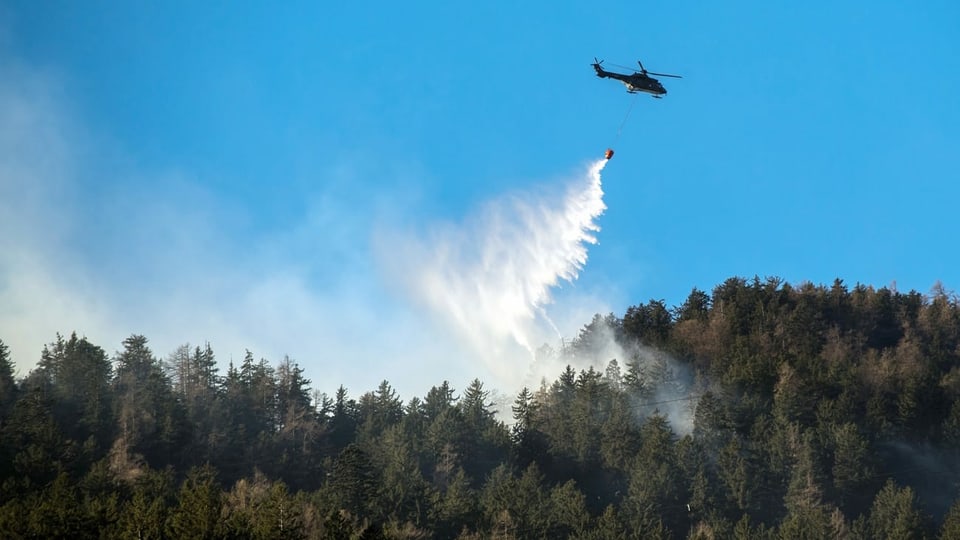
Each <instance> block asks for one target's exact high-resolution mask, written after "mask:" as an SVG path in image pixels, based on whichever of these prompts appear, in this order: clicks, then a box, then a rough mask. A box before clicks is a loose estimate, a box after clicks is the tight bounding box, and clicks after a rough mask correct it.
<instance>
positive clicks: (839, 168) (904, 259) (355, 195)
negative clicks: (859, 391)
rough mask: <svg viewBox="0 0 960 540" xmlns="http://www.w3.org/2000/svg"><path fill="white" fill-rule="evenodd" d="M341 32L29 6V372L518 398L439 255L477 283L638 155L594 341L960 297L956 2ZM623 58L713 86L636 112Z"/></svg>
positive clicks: (330, 14)
mask: <svg viewBox="0 0 960 540" xmlns="http://www.w3.org/2000/svg"><path fill="white" fill-rule="evenodd" d="M329 4H330V3H320V2H286V3H284V4H283V6H282V7H278V6H275V5H270V4H268V3H266V2H264V3H257V2H243V3H227V2H206V3H196V2H164V3H156V5H152V6H146V5H143V4H142V3H135V2H94V3H85V4H80V3H76V2H55V3H40V2H12V3H7V4H5V5H4V6H0V211H2V214H3V216H2V217H0V227H2V228H3V229H4V230H5V234H3V235H2V236H4V237H5V238H4V239H0V248H2V252H3V254H2V255H0V306H3V307H0V338H2V339H3V340H4V341H5V342H6V343H8V344H10V346H11V348H12V349H13V353H14V360H15V362H16V363H17V365H18V366H20V370H21V374H23V373H25V372H26V371H27V370H28V369H29V368H30V366H32V365H33V364H34V363H35V362H36V360H37V357H38V356H39V350H40V348H41V347H42V344H43V343H45V342H49V341H51V340H52V339H53V338H54V336H55V333H56V332H57V331H60V332H63V333H69V332H71V331H73V330H76V331H77V332H78V333H81V334H85V335H87V336H88V337H89V338H90V339H91V340H93V341H94V342H95V343H97V344H100V345H101V346H103V347H104V348H106V349H107V350H108V351H112V350H115V349H117V348H119V347H120V341H121V340H122V339H123V337H125V336H127V335H129V334H131V333H142V334H144V335H146V336H147V337H148V338H150V339H151V342H152V343H153V345H154V349H155V352H156V353H157V354H158V356H161V357H164V356H166V355H167V354H169V353H170V352H172V351H173V350H174V349H175V348H176V346H177V345H179V344H182V343H185V342H190V343H193V344H198V343H199V344H202V343H203V342H204V341H210V342H211V344H212V346H213V348H214V350H215V351H216V352H217V353H218V355H219V358H220V359H221V361H223V362H226V361H227V360H229V359H230V358H231V357H232V358H233V359H239V358H240V357H242V355H243V350H244V349H245V348H249V349H251V350H252V351H253V352H254V354H255V355H257V356H258V357H259V356H264V357H267V358H268V359H271V360H277V359H279V357H281V356H282V355H283V354H289V355H290V356H291V357H292V358H294V359H295V360H297V361H298V362H300V363H301V365H303V366H305V367H306V368H307V371H308V375H310V376H311V377H312V378H313V379H314V383H315V386H316V387H318V388H319V389H321V390H323V391H328V392H329V391H332V389H334V388H335V387H336V385H338V384H340V383H344V384H346V385H347V386H348V388H350V389H351V390H352V391H356V392H360V391H365V390H369V389H372V388H374V387H375V386H376V384H377V383H378V382H379V381H380V380H382V379H388V380H390V381H391V382H392V383H394V385H395V386H396V387H397V388H398V389H399V390H400V392H401V394H402V395H404V397H410V396H412V395H415V394H422V393H423V392H425V390H426V389H427V388H429V386H430V385H432V384H437V383H439V382H440V381H442V380H443V379H450V380H451V381H452V382H454V384H455V386H459V387H461V388H462V386H463V384H464V383H465V382H466V381H467V380H469V379H470V378H472V377H481V378H483V379H484V380H490V381H491V384H492V385H493V386H497V385H498V384H499V385H500V386H502V387H504V388H509V387H511V386H515V383H516V382H517V381H516V380H509V379H510V377H509V375H504V373H509V372H510V370H512V369H514V368H515V369H516V372H517V373H526V372H527V369H528V366H526V365H525V360H523V358H522V355H521V358H520V359H516V360H511V361H510V362H507V363H506V364H504V363H502V362H501V363H499V364H498V363H497V362H496V361H491V360H490V357H491V356H496V355H499V354H506V353H503V352H502V350H501V349H500V348H498V347H495V346H493V345H491V349H490V350H489V351H482V350H480V351H478V350H477V347H476V345H475V343H476V341H477V340H476V339H474V340H473V343H474V345H472V346H470V345H469V344H468V345H465V344H464V339H463V335H462V334H463V333H462V332H459V331H458V330H457V329H455V328H453V329H452V328H451V327H450V326H449V325H447V324H445V321H446V320H448V319H449V318H450V314H449V313H446V312H445V311H444V309H442V308H440V307H438V304H436V303H435V302H433V301H432V300H430V299H429V298H426V296H429V295H426V296H425V295H424V294H420V293H421V292H422V290H421V289H418V287H417V285H416V284H414V283H413V282H412V281H411V278H410V277H409V274H416V273H417V272H418V271H419V270H422V268H420V267H418V260H417V258H416V257H414V256H413V255H411V254H413V253H420V254H421V255H423V257H424V258H423V259H421V260H420V262H423V261H425V260H428V259H429V260H430V261H433V263H434V264H436V265H442V264H443V263H441V262H438V261H440V260H441V259H438V258H432V259H431V258H430V257H431V256H432V255H435V253H433V252H432V251H431V249H432V248H435V247H436V246H437V245H438V244H437V243H439V242H450V243H451V244H450V246H451V247H453V246H455V250H456V254H457V257H458V259H456V260H457V261H460V262H461V263H463V261H466V260H470V257H471V255H470V249H471V246H477V245H481V244H483V243H484V240H483V238H484V237H483V234H484V232H485V231H487V232H489V230H491V227H492V228H496V227H493V226H492V221H491V216H502V215H504V214H506V215H509V214H510V212H511V209H516V208H518V207H517V206H516V204H518V203H517V201H518V200H519V201H527V202H528V203H530V204H531V205H532V207H533V208H534V210H536V208H539V207H538V206H537V204H540V203H543V204H544V205H549V204H553V203H556V204H561V203H559V202H557V201H559V200H560V199H562V197H563V196H564V194H566V193H569V189H570V186H571V185H578V186H582V185H586V184H583V182H582V179H583V178H584V177H585V171H586V170H587V168H588V167H589V166H590V164H591V163H592V162H593V161H594V160H596V159H597V158H599V157H600V156H601V155H602V152H603V150H604V149H605V148H607V147H608V146H613V147H614V148H615V149H616V152H617V153H616V157H615V158H614V159H613V160H612V161H611V162H610V164H609V165H608V166H607V168H606V169H605V170H604V171H603V190H604V192H605V193H604V196H603V202H604V203H605V205H606V210H605V212H604V213H603V215H602V216H599V217H597V218H596V225H598V226H599V227H600V231H597V232H595V233H594V234H595V237H596V240H597V243H596V244H589V243H587V244H584V245H585V246H586V248H587V251H588V257H589V258H588V260H587V262H586V264H585V265H583V266H582V268H580V269H579V272H578V279H577V280H575V281H574V282H573V283H570V282H566V281H564V280H562V279H560V280H559V282H558V284H559V286H558V287H549V292H550V298H549V299H544V298H541V297H536V298H540V300H543V301H545V302H547V301H549V302H548V303H546V304H545V305H544V306H543V307H542V309H543V311H542V312H541V311H537V310H534V311H536V313H537V314H536V315H535V317H536V318H538V319H545V318H546V317H549V318H550V320H552V321H554V322H555V323H556V324H557V326H558V327H559V329H560V331H561V333H562V334H564V335H566V336H568V337H572V336H573V335H575V334H576V331H577V329H578V328H579V327H580V326H582V325H583V324H585V323H586V322H588V321H589V318H590V315H591V314H592V313H595V312H609V311H613V312H615V313H617V314H622V313H623V311H624V310H625V309H626V307H627V306H629V305H634V304H637V303H640V302H645V301H647V300H649V299H651V298H657V299H664V300H666V301H667V303H668V304H671V305H672V304H679V303H681V302H682V301H683V300H684V298H685V297H686V295H687V294H688V293H689V291H690V289H691V288H692V287H694V286H696V287H699V288H701V289H706V290H708V291H709V290H710V289H711V288H712V287H713V286H715V285H717V284H718V283H720V282H722V281H723V280H724V279H726V278H728V277H731V276H735V275H741V276H747V277H750V276H753V275H755V274H756V275H760V276H761V277H763V276H768V275H777V276H780V277H782V278H784V279H786V280H788V281H791V282H799V281H803V280H809V281H813V282H814V283H830V282H832V281H833V279H834V278H836V277H840V278H842V279H844V280H845V281H846V282H847V283H848V284H850V285H852V284H854V283H856V282H861V283H866V284H870V285H875V286H887V285H890V284H891V283H892V282H896V284H897V287H898V288H899V289H900V290H909V289H916V290H918V291H920V292H926V291H928V290H929V288H930V287H931V286H932V285H933V284H934V283H935V282H936V281H938V280H939V281H942V282H943V283H944V285H945V286H946V287H947V288H948V289H955V288H956V287H957V282H958V281H960V278H958V276H957V271H956V270H955V269H956V268H957V267H958V261H960V255H958V252H957V250H956V249H954V247H953V241H954V238H955V236H956V234H955V231H956V229H957V225H956V223H957V221H956V217H955V216H956V204H957V203H956V201H958V200H960V197H958V196H960V187H958V179H960V178H958V170H960V167H958V165H960V157H958V155H960V152H958V149H960V106H958V103H960V101H958V98H957V96H958V95H960V5H958V4H956V3H955V2H950V1H946V0H931V1H928V2H923V3H922V4H917V3H908V2H902V1H901V2H892V1H871V2H866V1H863V2H860V1H854V2H843V3H836V2H807V3H804V4H803V5H802V6H787V5H782V3H777V2H766V3H761V2H725V3H719V4H715V5H710V4H707V5H704V3H702V2H670V3H666V2H659V3H637V2H608V3H602V4H596V3H587V2H583V3H567V2H551V3H536V2H528V3H521V4H520V5H517V3H513V2H509V3H508V2H484V3H477V4H476V5H460V4H456V3H441V2H420V3H417V2H414V3H396V2H355V3H352V4H351V3H343V4H342V5H337V6H334V5H329ZM594 56H597V57H599V58H603V59H605V60H606V61H607V63H608V64H607V65H609V63H618V64H622V65H626V66H630V65H633V63H634V62H635V60H636V59H638V58H640V59H642V60H643V61H644V64H645V66H646V67H647V68H648V69H650V70H652V71H661V72H669V73H679V74H682V75H683V76H684V78H683V79H679V80H671V79H664V80H663V82H664V83H665V84H666V86H667V88H668V89H669V94H668V95H667V96H666V98H665V99H663V100H652V99H650V98H649V97H648V96H644V95H641V96H638V97H636V98H635V97H634V96H630V95H628V94H627V93H626V92H625V91H624V89H623V87H622V86H620V85H619V84H618V83H615V82H614V81H610V80H600V79H597V78H596V77H594V76H593V73H592V70H591V68H590V66H589V63H590V62H591V61H592V59H593V57H594ZM631 106H633V109H632V113H631V115H630V117H629V119H628V121H627V122H626V124H625V126H624V129H623V131H622V133H621V134H620V136H619V137H618V136H617V131H618V127H619V126H620V124H621V122H622V121H623V118H624V116H625V114H626V113H627V111H628V110H629V109H630V107H631ZM531 201H533V202H532V203H531ZM550 201H553V203H551V202H550ZM521 214H522V212H521ZM534 214H536V212H534ZM549 223H551V222H550V221H544V222H542V223H541V225H544V224H549ZM548 228H549V227H548ZM444 231H447V232H446V233H445V232H444ZM450 231H455V232H450ZM6 233H9V234H6ZM448 233H449V234H448ZM534 236H536V235H534ZM547 240H549V238H547ZM548 243H549V242H548ZM520 244H522V242H518V243H516V245H520ZM511 245H512V244H511V243H510V242H506V244H505V246H498V247H497V249H501V248H502V249H505V250H507V251H505V252H504V253H506V254H507V255H508V256H510V257H512V256H513V255H516V253H513V252H510V251H509V250H510V246H511ZM538 245H540V246H541V247H542V245H543V244H542V243H541V244H538ZM514 247H516V246H514ZM566 247H570V246H566ZM421 250H427V251H421ZM434 251H435V250H434ZM427 252H430V253H427ZM528 255H529V253H528ZM534 255H537V253H536V252H535V253H534ZM541 258H542V257H539V256H533V257H532V258H530V257H528V258H527V259H522V258H521V259H512V258H511V259H510V260H511V261H512V262H511V264H513V262H516V261H527V262H528V263H529V262H530V261H538V260H540V259H541ZM444 260H447V259H444ZM448 262H449V261H448ZM424 264H425V263H424ZM524 264H526V263H524ZM521 266H522V267H518V268H512V270H511V271H512V272H514V273H510V274H506V275H500V277H499V278H498V279H500V280H501V281H500V282H499V283H502V282H503V280H510V279H513V278H517V279H520V280H521V281H522V280H525V279H528V278H529V275H527V274H524V271H526V270H530V269H529V268H527V267H525V266H523V265H521ZM434 269H435V270H438V271H440V270H443V271H444V272H447V273H448V274H451V273H452V274H457V275H461V276H467V277H466V278H464V279H472V278H473V277H475V276H476V274H474V273H472V272H461V271H459V270H461V268H460V267H457V266H453V267H451V268H441V267H434ZM491 271H494V272H495V271H496V269H494V270H491ZM400 274H404V275H406V277H404V276H403V275H400ZM398 276H399V277H398ZM517 276H519V277H517ZM477 279H481V280H482V279H485V278H484V277H483V276H481V277H478V278H477ZM538 279H539V278H538ZM414 281H416V280H414ZM540 281H541V282H542V281H543V280H542V279H541V280H540ZM548 281H549V280H548ZM464 283H466V282H464ZM461 285H463V283H461ZM467 288H469V287H467ZM479 289H481V290H484V288H483V287H480V288H479ZM418 291H420V292H418ZM477 298H482V297H476V298H468V299H466V301H471V302H475V301H477ZM460 300H461V301H462V300H464V299H463V298H460ZM538 309H539V308H538ZM494 311H495V309H494ZM518 313H520V315H518V316H520V317H521V318H522V316H523V313H522V310H521V311H520V312H518ZM542 322H543V321H541V323H542ZM476 324H480V323H476ZM540 326H543V324H540ZM461 330H462V329H461ZM487 338H489V339H492V340H494V341H496V340H500V339H507V341H509V339H508V338H509V336H508V338H504V336H502V335H500V334H497V333H496V332H494V333H493V334H490V335H486V336H484V338H483V339H487ZM466 341H467V342H470V341H471V340H469V339H468V340H466ZM481 341H482V340H481ZM507 345H509V344H507ZM505 346H506V345H505ZM496 373H500V375H499V376H498V375H496ZM519 378H520V377H519V376H518V380H519ZM509 389H510V390H512V388H509Z"/></svg>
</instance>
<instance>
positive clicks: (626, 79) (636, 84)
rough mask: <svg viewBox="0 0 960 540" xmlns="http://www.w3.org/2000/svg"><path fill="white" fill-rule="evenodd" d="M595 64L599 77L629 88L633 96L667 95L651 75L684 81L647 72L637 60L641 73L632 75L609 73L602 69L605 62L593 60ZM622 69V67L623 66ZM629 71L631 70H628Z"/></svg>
mask: <svg viewBox="0 0 960 540" xmlns="http://www.w3.org/2000/svg"><path fill="white" fill-rule="evenodd" d="M593 60H594V62H593V64H591V65H592V66H593V69H594V70H596V72H597V77H600V78H601V79H605V78H607V77H610V78H611V79H616V80H618V81H620V82H622V83H623V84H624V86H626V87H627V92H629V93H631V94H636V93H637V92H646V93H647V94H650V95H651V96H652V97H655V98H657V99H660V97H661V96H662V95H664V94H666V93H667V89H666V88H664V87H663V85H662V84H660V81H658V80H657V79H654V78H653V77H651V76H650V75H657V76H660V77H673V78H675V79H682V78H683V77H681V76H680V75H670V74H668V73H654V72H652V71H647V69H646V68H645V67H643V62H641V61H639V60H637V64H640V71H634V72H633V73H632V74H631V75H627V74H625V73H615V72H612V71H607V70H605V69H603V68H602V67H600V64H602V63H603V60H597V59H596V58H594V59H593ZM621 67H622V66H621ZM628 69H629V68H628Z"/></svg>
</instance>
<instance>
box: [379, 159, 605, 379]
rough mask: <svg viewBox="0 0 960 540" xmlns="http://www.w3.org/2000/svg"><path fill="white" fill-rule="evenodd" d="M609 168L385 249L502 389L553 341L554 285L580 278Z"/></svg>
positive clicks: (504, 201)
mask: <svg viewBox="0 0 960 540" xmlns="http://www.w3.org/2000/svg"><path fill="white" fill-rule="evenodd" d="M606 163H607V161H606V160H599V161H596V162H594V163H592V164H591V165H590V166H589V167H588V168H587V169H586V170H585V171H584V172H583V174H581V175H579V176H578V177H576V178H574V179H573V180H571V181H570V182H568V183H567V185H566V188H565V189H551V188H550V187H548V188H547V189H546V190H543V191H538V192H526V193H521V194H512V195H510V196H507V197H503V198H499V199H496V200H494V201H492V202H490V203H488V204H486V205H484V206H483V207H482V209H481V210H480V211H479V212H478V213H477V214H476V215H474V216H472V217H470V218H469V219H467V220H466V221H465V222H464V223H461V224H443V225H438V226H436V227H434V228H433V230H432V231H430V233H428V234H427V235H424V236H425V237H423V238H418V239H410V238H399V239H398V238H392V239H390V243H389V244H384V247H388V248H389V249H386V250H385V251H388V252H389V253H390V256H389V259H391V261H390V262H391V263H392V264H391V265H390V266H391V267H392V268H393V269H395V270H400V271H399V272H398V273H399V275H400V276H402V279H403V280H404V283H403V285H404V287H405V288H406V289H407V290H409V291H411V292H412V293H413V294H414V295H415V297H416V298H417V299H418V300H419V301H421V302H422V303H423V304H424V305H426V306H427V307H428V308H429V309H430V310H431V311H432V312H434V313H435V314H436V315H437V316H438V318H440V319H441V320H443V321H445V322H446V323H447V324H448V325H449V327H450V328H451V329H452V330H453V331H454V332H456V334H457V335H458V336H460V338H461V339H462V340H464V341H465V342H466V343H467V344H468V346H469V347H470V349H472V351H473V353H474V354H475V355H476V356H478V357H479V358H481V359H482V360H483V361H484V363H485V364H486V366H487V368H488V369H489V370H490V372H491V373H492V374H493V375H494V376H495V377H497V379H498V380H499V381H500V382H501V383H516V382H517V380H516V379H517V376H518V374H520V375H521V376H522V375H523V374H525V373H526V369H525V368H526V367H528V366H529V365H530V363H531V362H532V361H533V359H534V349H535V348H536V347H537V345H538V344H540V343H543V342H545V341H551V342H552V341H556V340H558V339H559V335H558V334H559V332H558V330H557V329H556V326H555V325H554V324H553V322H552V321H550V319H549V317H548V316H547V314H546V310H545V306H547V305H548V304H550V303H551V302H552V296H551V290H552V289H553V288H554V287H557V286H558V285H560V284H561V281H567V282H573V281H574V280H576V279H577V278H578V277H579V274H580V271H581V270H582V269H583V266H584V264H586V262H587V247H588V245H589V244H595V243H596V242H597V237H596V233H597V232H598V231H599V230H600V227H599V226H598V225H597V223H596V219H597V218H598V217H599V216H600V215H601V214H603V212H604V210H606V205H605V204H604V202H603V189H602V187H601V180H600V171H601V170H603V168H604V166H605V165H606ZM401 246H402V247H401ZM398 267H399V268H398ZM520 362H524V363H525V365H523V366H518V365H517V364H518V363H520ZM510 386H513V384H510Z"/></svg>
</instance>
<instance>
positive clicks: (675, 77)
mask: <svg viewBox="0 0 960 540" xmlns="http://www.w3.org/2000/svg"><path fill="white" fill-rule="evenodd" d="M647 73H649V74H650V75H657V76H659V77H673V78H674V79H682V78H683V76H682V75H670V74H669V73H654V72H652V71H648V72H647Z"/></svg>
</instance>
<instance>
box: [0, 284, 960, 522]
mask: <svg viewBox="0 0 960 540" xmlns="http://www.w3.org/2000/svg"><path fill="white" fill-rule="evenodd" d="M0 337H2V336H0ZM52 337H53V338H54V339H53V341H52V342H51V343H49V344H48V345H47V346H45V347H44V348H43V350H42V351H41V352H40V360H39V362H38V363H37V364H36V367H35V368H34V369H33V370H31V371H30V372H29V373H28V374H27V375H25V376H23V377H22V378H19V379H18V378H17V377H15V375H14V373H15V371H14V360H15V359H12V358H10V354H9V349H8V348H7V347H6V346H4V345H3V343H2V341H0V537H2V538H138V539H140V538H177V539H181V538H241V539H244V538H249V539H267V538H324V539H358V538H371V539H373V538H382V539H421V538H422V539H426V538H437V539H461V540H473V539H488V538H489V539H555V538H575V539H584V540H586V539H592V540H601V539H604V540H605V539H633V538H643V539H646V538H653V539H661V538H662V539H666V538H672V539H704V540H705V539H714V538H716V539H720V538H737V539H793V538H798V539H799V538H804V539H812V538H840V539H875V538H904V539H906V538H960V453H958V451H957V450H958V448H960V361H958V360H960V304H958V298H957V296H956V295H954V294H953V293H951V292H948V291H946V290H945V289H944V288H943V287H942V286H941V285H939V284H938V285H936V286H934V287H933V289H932V290H931V291H929V293H928V294H921V293H918V292H915V291H911V292H908V293H901V292H899V291H897V290H896V289H895V288H894V287H889V288H888V287H882V288H874V287H872V286H866V285H860V284H857V285H855V286H853V287H849V286H847V285H845V284H844V282H843V281H842V280H839V279H838V280H836V281H834V282H833V283H832V284H830V285H814V284H812V283H808V282H805V283H799V284H793V285H792V284H790V283H786V282H784V281H783V280H781V279H779V278H759V277H754V278H752V279H749V278H740V277H734V278H730V279H728V280H726V281H725V282H723V283H722V284H720V285H718V286H716V287H715V288H714V289H713V290H712V291H711V292H709V293H708V292H705V291H701V290H698V289H696V288H694V289H693V290H692V291H691V292H690V294H689V296H688V297H687V299H686V300H685V301H684V302H683V304H682V305H679V306H667V305H666V304H665V303H664V301H662V300H650V301H649V302H647V303H641V304H638V305H635V306H631V307H629V308H628V309H627V310H626V312H625V313H624V314H623V315H622V316H617V315H615V314H612V313H611V314H607V315H602V314H598V315H597V316H596V317H594V319H593V320H592V321H590V322H589V323H587V324H585V325H584V326H583V327H582V329H581V330H580V331H579V334H578V335H577V336H575V337H574V338H573V339H571V340H569V341H567V342H566V343H565V344H564V346H562V347H560V348H559V350H550V349H549V348H544V350H542V351H541V352H542V354H543V355H547V356H551V358H552V360H554V361H558V362H559V363H558V365H561V366H562V365H567V367H566V369H563V370H560V371H559V372H558V373H557V374H556V378H555V379H554V380H552V381H547V380H545V381H543V382H542V383H541V384H539V386H537V387H533V388H524V389H523V390H521V391H520V392H519V393H518V394H517V395H516V396H513V398H514V399H513V404H512V405H511V406H509V409H510V410H499V409H500V408H504V407H500V408H498V407H497V406H495V405H494V403H493V401H492V399H491V390H490V389H488V388H487V387H485V386H484V383H483V382H482V381H480V380H475V381H473V382H472V383H471V384H469V385H468V386H467V387H466V388H452V387H451V385H450V384H449V383H448V382H444V381H436V384H435V386H433V387H432V388H431V389H430V390H429V392H427V394H426V395H425V396H422V397H412V398H410V399H409V400H403V399H401V398H400V397H399V396H398V394H397V392H396V390H395V389H394V388H393V387H392V386H391V385H390V383H389V382H388V381H383V382H382V383H381V384H380V385H379V386H378V387H377V388H376V389H374V390H371V391H367V392H365V393H362V394H354V395H351V394H350V393H349V392H348V390H347V389H346V388H344V387H342V386H341V387H340V388H339V390H337V392H336V393H335V395H333V396H328V395H325V394H321V393H318V392H315V391H314V390H312V389H311V381H310V380H309V379H308V378H307V377H306V375H305V373H304V370H303V369H302V368H301V367H300V366H299V365H298V364H297V362H295V361H293V360H291V359H290V358H284V359H282V360H280V361H279V362H276V363H271V362H269V361H267V360H266V359H259V360H258V359H255V357H254V355H253V354H252V353H249V352H248V353H247V355H246V357H245V358H244V359H243V360H242V362H240V363H239V365H234V364H233V363H232V362H231V363H229V365H228V366H221V365H218V361H217V359H216V357H215V354H214V351H213V349H212V347H211V346H210V345H209V344H206V345H204V346H189V345H183V346H181V347H179V348H178V349H176V350H175V351H174V352H172V353H170V354H169V355H168V356H167V357H165V358H160V357H158V356H157V355H156V353H155V352H154V351H152V350H151V349H150V345H149V342H148V340H147V338H146V337H144V336H141V335H132V336H130V337H129V338H127V339H126V340H124V341H123V343H122V348H121V350H119V351H117V352H116V353H115V354H112V355H108V354H107V352H106V351H105V349H104V348H102V347H101V346H99V345H97V344H94V343H91V342H90V341H88V340H87V339H86V338H83V337H78V336H77V334H76V333H74V334H71V335H70V336H69V337H65V336H61V335H57V336H52ZM611 345H615V347H611ZM611 350H617V351H620V352H619V353H618V355H617V356H616V357H611V356H610V351H611ZM16 360H20V361H24V359H16ZM574 366H584V367H574ZM586 366H593V367H586ZM223 368H225V369H223ZM411 369H415V366H412V367H411Z"/></svg>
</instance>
